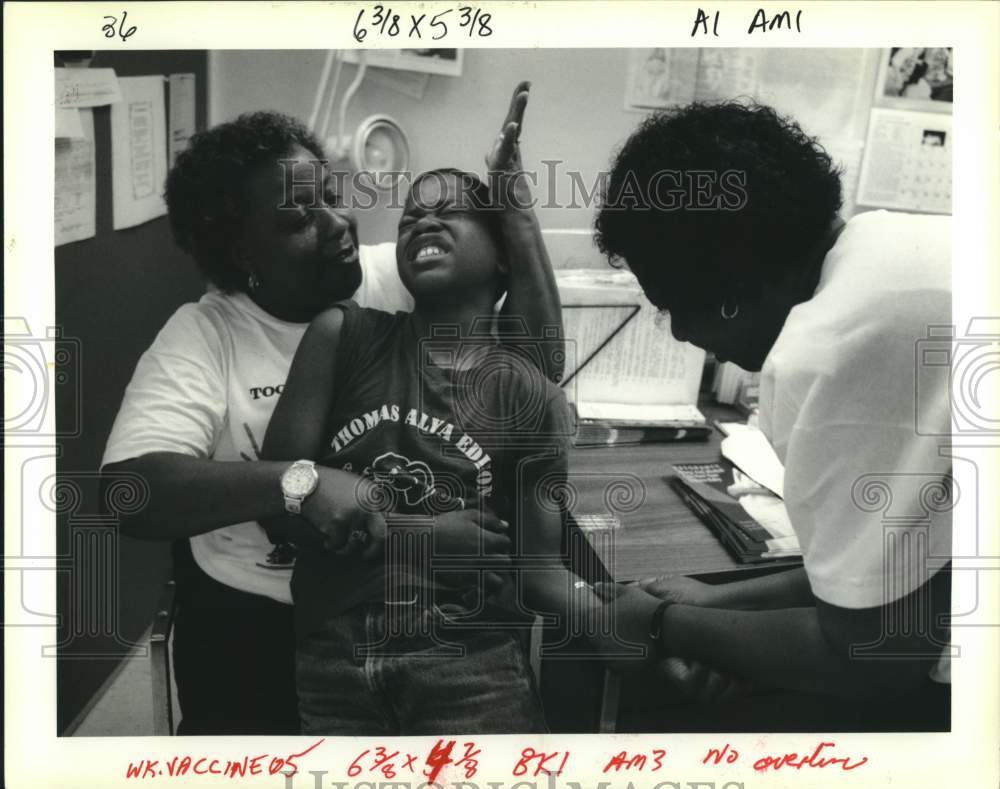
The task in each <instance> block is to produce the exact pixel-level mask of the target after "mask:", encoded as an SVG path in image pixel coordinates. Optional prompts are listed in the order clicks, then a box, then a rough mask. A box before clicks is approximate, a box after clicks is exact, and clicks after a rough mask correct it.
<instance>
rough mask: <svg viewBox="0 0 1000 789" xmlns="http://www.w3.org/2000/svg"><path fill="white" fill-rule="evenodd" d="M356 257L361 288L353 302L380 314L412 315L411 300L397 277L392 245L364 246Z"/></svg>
mask: <svg viewBox="0 0 1000 789" xmlns="http://www.w3.org/2000/svg"><path fill="white" fill-rule="evenodd" d="M359 256H360V259H361V286H360V287H359V288H358V291H357V293H355V294H354V300H355V301H356V302H358V304H360V305H361V306H362V307H369V308H371V309H374V310H381V311H382V312H411V311H412V310H413V297H412V296H411V295H410V292H409V291H408V290H407V289H406V286H405V285H403V281H402V280H401V279H400V278H399V271H398V269H397V266H396V245H395V243H393V242H391V241H390V242H386V243H384V244H371V245H368V244H366V245H363V246H362V247H361V248H360V252H359Z"/></svg>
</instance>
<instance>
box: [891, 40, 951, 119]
mask: <svg viewBox="0 0 1000 789" xmlns="http://www.w3.org/2000/svg"><path fill="white" fill-rule="evenodd" d="M954 88H955V78H954V58H953V54H952V48H951V47H892V48H891V49H887V50H885V51H884V52H883V53H882V58H881V61H880V63H879V72H878V79H877V80H876V82H875V105H876V106H879V107H892V108H894V109H910V110H920V111H921V112H942V113H950V112H951V105H952V100H953V93H954Z"/></svg>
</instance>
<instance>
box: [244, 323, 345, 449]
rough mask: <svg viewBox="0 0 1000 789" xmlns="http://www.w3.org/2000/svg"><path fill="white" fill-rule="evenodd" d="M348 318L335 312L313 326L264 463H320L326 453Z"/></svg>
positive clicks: (274, 420)
mask: <svg viewBox="0 0 1000 789" xmlns="http://www.w3.org/2000/svg"><path fill="white" fill-rule="evenodd" d="M343 323H344V313H343V312H342V311H341V310H340V309H338V308H336V307H335V308H333V309H330V310H327V311H326V312H323V313H321V314H320V315H319V316H318V317H317V318H316V319H315V320H313V322H312V323H311V324H310V325H309V328H308V329H307V330H306V333H305V335H304V336H303V337H302V342H301V343H300V344H299V348H298V350H297V351H296V352H295V358H294V360H293V361H292V368H291V370H289V372H288V378H287V380H286V381H285V388H284V390H283V391H282V393H281V397H280V399H279V400H278V405H277V406H275V409H274V414H273V415H272V416H271V421H270V423H269V424H268V426H267V433H266V434H265V436H264V445H263V447H262V448H261V458H262V459H264V460H299V459H301V458H305V459H308V460H315V459H316V458H318V457H319V456H320V454H321V452H322V449H323V443H324V441H325V439H326V428H327V422H328V417H329V413H330V406H331V405H332V404H333V396H334V384H335V381H334V377H335V375H334V366H335V365H334V362H335V361H336V358H337V349H338V346H339V344H340V330H341V326H342V325H343Z"/></svg>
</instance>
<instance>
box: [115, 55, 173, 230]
mask: <svg viewBox="0 0 1000 789" xmlns="http://www.w3.org/2000/svg"><path fill="white" fill-rule="evenodd" d="M118 83H119V86H120V87H121V91H122V101H120V102H118V103H117V104H113V105H111V188H112V203H113V206H114V228H115V230H121V229H123V228H126V227H133V226H135V225H139V224H142V223H143V222H148V221H149V220H150V219H155V218H156V217H158V216H163V215H164V214H166V213H167V204H166V202H165V201H164V199H163V194H162V192H163V182H164V180H166V177H167V141H166V134H167V122H166V109H165V107H164V95H163V93H164V92H163V77H162V76H161V75H159V74H158V75H156V76H152V77H122V78H121V79H120V80H118Z"/></svg>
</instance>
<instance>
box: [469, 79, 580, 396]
mask: <svg viewBox="0 0 1000 789" xmlns="http://www.w3.org/2000/svg"><path fill="white" fill-rule="evenodd" d="M530 88H531V83H529V82H521V83H519V84H518V85H517V87H516V88H515V89H514V95H513V96H512V97H511V100H510V106H509V108H508V109H507V116H506V117H505V118H504V122H503V125H502V126H501V127H500V134H499V135H497V139H496V141H495V142H494V145H493V149H492V150H491V151H490V153H489V154H488V155H487V157H486V168H487V170H488V176H489V182H490V189H491V191H492V193H493V196H494V198H495V199H496V200H497V201H499V203H500V205H501V209H502V210H501V211H500V226H501V230H502V234H503V243H504V254H505V256H506V259H507V263H508V265H509V266H510V281H509V283H508V286H507V299H506V301H505V302H504V306H503V311H502V315H504V316H506V317H508V318H514V319H519V320H520V321H523V322H524V326H525V328H527V330H528V335H529V336H528V338H527V339H528V340H529V342H530V340H536V341H537V340H538V339H539V338H543V337H544V338H546V341H545V342H541V343H539V342H535V343H534V346H535V347H534V348H527V349H525V350H529V351H530V356H531V358H532V360H533V361H535V362H536V363H537V364H538V365H539V366H540V369H541V372H542V374H543V375H545V377H546V378H548V379H549V380H552V381H559V380H560V379H561V378H562V374H563V357H564V353H563V342H562V305H561V303H560V301H559V288H558V287H557V285H556V278H555V274H554V273H553V272H552V264H551V263H550V262H549V255H548V252H547V251H546V249H545V242H544V241H543V239H542V229H541V226H540V225H539V224H538V219H537V217H536V216H535V211H534V208H533V205H534V202H533V198H532V194H531V187H530V185H529V183H528V179H527V177H526V176H525V175H523V167H522V165H521V151H520V144H519V141H520V136H521V131H522V128H523V125H524V110H525V107H526V106H527V104H528V92H529V90H530ZM518 328H519V327H517V328H515V330H513V331H511V332H510V333H509V335H507V336H505V332H504V326H503V322H501V325H500V333H499V336H500V341H501V342H509V343H512V344H513V345H514V346H515V347H516V346H517V345H524V344H525V337H524V335H523V334H522V333H521V332H520V331H518V330H517V329H518Z"/></svg>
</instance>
